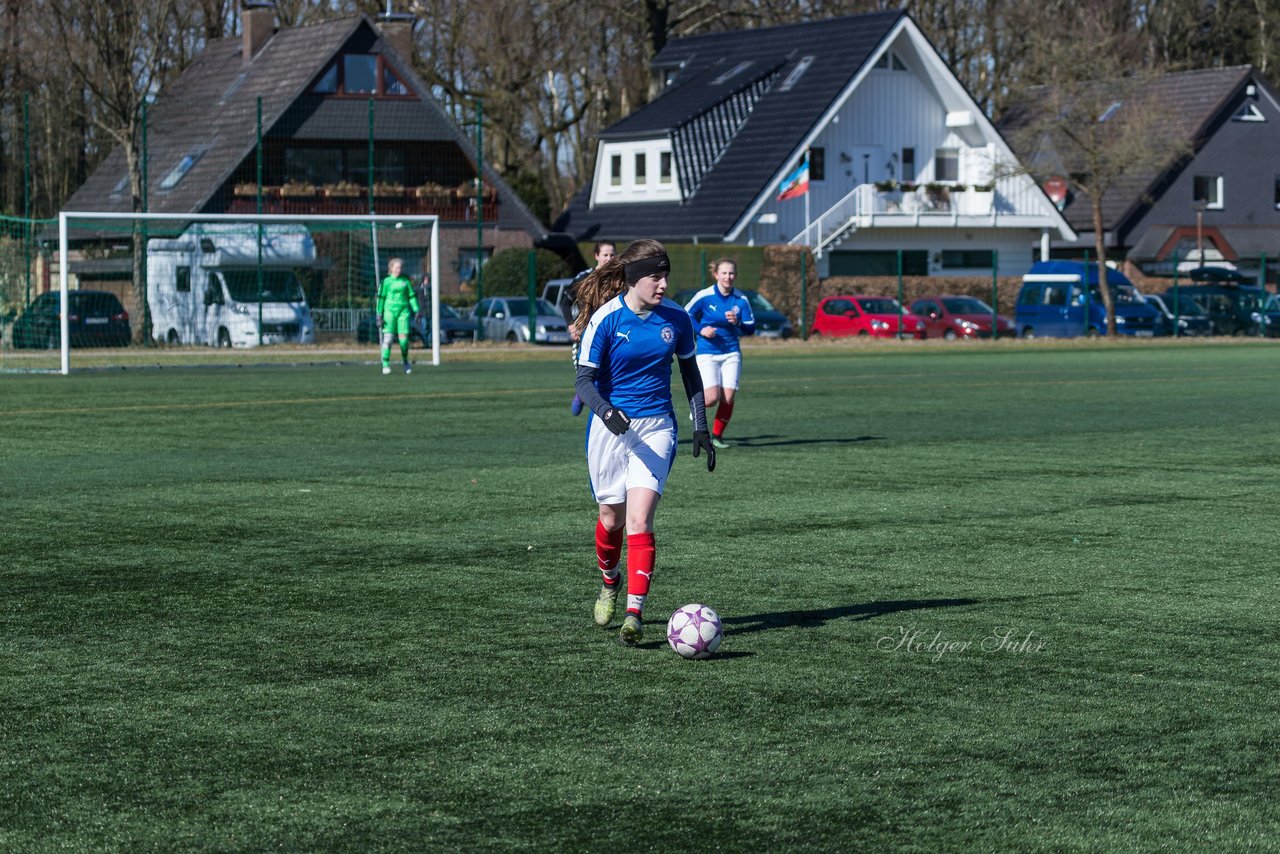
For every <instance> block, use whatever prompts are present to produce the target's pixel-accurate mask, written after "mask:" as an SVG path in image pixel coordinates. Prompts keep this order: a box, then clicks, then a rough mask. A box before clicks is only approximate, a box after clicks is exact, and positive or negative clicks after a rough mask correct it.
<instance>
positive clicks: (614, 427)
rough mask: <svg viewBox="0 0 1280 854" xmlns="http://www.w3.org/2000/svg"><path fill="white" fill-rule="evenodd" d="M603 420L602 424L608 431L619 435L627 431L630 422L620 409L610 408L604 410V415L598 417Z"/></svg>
mask: <svg viewBox="0 0 1280 854" xmlns="http://www.w3.org/2000/svg"><path fill="white" fill-rule="evenodd" d="M600 420H601V421H603V422H604V426H606V427H608V428H609V432H610V433H612V434H613V435H615V436H621V435H622V434H623V433H625V432H627V426H628V425H630V424H631V419H630V418H628V417H627V415H626V413H625V412H623V411H622V410H621V409H617V408H616V407H615V408H611V409H607V410H605V413H604V417H603V418H601V419H600Z"/></svg>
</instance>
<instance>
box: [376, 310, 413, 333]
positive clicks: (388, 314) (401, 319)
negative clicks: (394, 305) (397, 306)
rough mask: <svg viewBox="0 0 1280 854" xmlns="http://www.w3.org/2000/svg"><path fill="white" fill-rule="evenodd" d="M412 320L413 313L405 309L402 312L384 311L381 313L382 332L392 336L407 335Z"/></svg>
mask: <svg viewBox="0 0 1280 854" xmlns="http://www.w3.org/2000/svg"><path fill="white" fill-rule="evenodd" d="M412 320H413V312H411V311H409V310H408V309H405V310H403V311H385V312H383V313H382V331H383V333H384V334H385V333H387V332H390V333H391V334H393V335H396V336H400V335H408V334H409V325H410V321H412Z"/></svg>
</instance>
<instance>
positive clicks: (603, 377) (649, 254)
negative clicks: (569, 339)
mask: <svg viewBox="0 0 1280 854" xmlns="http://www.w3.org/2000/svg"><path fill="white" fill-rule="evenodd" d="M670 270H671V262H670V260H669V259H668V258H667V253H666V249H665V248H663V246H662V244H661V243H659V242H658V241H656V240H649V239H643V240H637V241H635V242H634V243H632V244H631V245H630V246H628V247H627V251H625V252H623V253H622V254H621V255H620V256H618V257H617V258H615V259H613V260H612V261H609V262H608V263H605V264H602V265H601V266H600V267H599V268H597V269H596V270H595V272H593V273H592V274H591V275H590V276H588V277H587V278H586V279H584V280H583V282H582V285H581V287H580V288H579V289H578V306H579V309H580V311H579V314H578V317H577V319H576V320H575V321H574V323H575V324H576V325H577V327H578V331H579V332H580V333H581V337H582V353H581V356H580V357H579V359H578V376H577V381H576V383H575V387H576V388H577V390H578V394H579V395H580V396H581V397H582V401H583V403H585V404H586V406H587V407H588V408H589V409H590V410H591V412H592V416H591V418H590V420H589V421H588V422H587V470H588V473H589V475H590V478H591V492H592V495H593V496H594V497H595V500H596V502H597V503H598V504H599V505H600V512H599V516H598V518H597V520H596V560H597V562H598V564H599V567H600V573H601V575H602V576H603V577H604V578H603V585H602V587H601V589H600V593H599V595H598V596H597V597H596V603H595V613H594V618H595V621H596V624H597V625H601V626H607V625H609V623H610V621H611V620H612V619H613V615H614V611H615V608H616V606H617V601H618V591H619V590H620V589H621V587H622V575H621V572H620V571H619V569H618V565H619V562H620V558H621V556H622V538H623V526H624V524H625V526H626V540H627V609H626V616H625V617H624V619H623V622H622V629H621V631H620V632H619V639H620V640H621V641H622V642H623V643H624V644H627V645H628V646H634V645H635V644H637V643H639V642H640V638H641V637H642V635H643V633H644V628H643V618H644V600H645V597H646V596H647V595H648V593H649V585H650V581H651V579H652V576H653V569H654V565H655V545H654V538H653V520H654V514H655V512H656V511H657V509H658V500H659V499H660V498H661V497H662V490H663V487H664V486H665V484H666V481H667V475H668V474H669V473H670V471H671V466H672V464H673V463H674V462H675V454H676V419H675V410H674V409H673V407H672V403H671V358H672V356H675V357H676V359H677V361H678V362H679V364H680V378H681V379H682V380H683V381H684V390H685V394H686V395H687V396H688V398H689V411H690V414H691V415H692V416H693V455H694V456H695V457H697V456H698V455H699V454H700V453H701V452H703V451H705V452H706V454H707V471H714V470H715V465H716V452H715V449H714V448H713V447H712V446H711V441H710V438H709V437H708V435H707V414H706V410H705V409H704V407H703V403H702V380H701V378H700V377H699V374H698V367H697V362H696V361H695V360H694V350H695V344H694V334H693V324H692V322H691V321H690V319H689V315H688V314H686V313H685V311H684V310H683V309H682V308H680V306H679V305H677V304H676V303H674V302H672V301H671V300H669V299H666V298H665V297H664V294H665V293H666V290H667V276H668V273H669V272H670Z"/></svg>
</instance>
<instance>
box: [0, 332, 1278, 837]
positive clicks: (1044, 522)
mask: <svg viewBox="0 0 1280 854" xmlns="http://www.w3.org/2000/svg"><path fill="white" fill-rule="evenodd" d="M366 355H367V354H366ZM1278 356H1280V349H1277V347H1276V346H1274V345H1268V344H1266V343H1256V344H1239V343H1238V342H1225V343H1217V342H1211V343H1208V344H1194V345H1193V344H1171V345H1160V344H1156V343H1153V342H1145V346H1117V345H1107V344H1102V345H1098V346H1075V347H1063V348H1055V347H1052V346H1043V345H1037V346H1017V345H1009V346H1004V347H1001V346H991V347H982V346H974V347H964V346H949V347H936V346H933V347H931V346H925V347H912V346H909V345H901V344H896V343H893V342H891V343H889V344H887V345H885V346H880V347H861V348H859V347H847V348H846V347H839V346H832V345H830V344H814V345H810V346H795V347H772V348H771V347H759V348H755V349H752V350H751V351H749V352H748V353H747V358H746V370H745V378H744V389H743V391H742V395H741V398H740V403H739V406H738V408H737V411H736V413H735V415H734V421H733V424H732V426H731V428H730V431H729V438H730V439H731V440H733V441H734V442H735V446H734V447H732V448H731V449H729V450H727V451H723V452H721V454H720V464H719V467H718V468H717V470H716V472H715V473H714V474H712V475H708V473H707V472H706V470H705V468H704V467H703V466H702V465H701V463H700V461H694V460H692V459H690V458H689V456H688V449H689V446H688V445H687V444H682V446H681V457H680V459H679V462H678V463H677V465H676V467H675V470H674V472H673V474H672V477H671V480H670V482H669V485H668V493H667V496H666V497H665V498H664V499H663V502H662V505H661V507H660V509H659V512H658V520H657V543H658V569H657V572H656V573H655V578H654V589H653V593H652V595H651V596H650V599H649V604H648V617H649V620H650V622H649V625H648V634H647V636H646V639H645V642H644V644H643V645H642V647H641V648H639V649H626V648H623V647H621V646H620V645H619V644H618V643H617V641H616V624H615V626H614V627H613V628H612V629H610V630H608V631H605V630H601V629H599V628H597V627H596V626H595V625H593V623H592V622H591V617H590V613H591V604H592V601H593V599H594V595H595V591H596V588H597V586H598V575H597V573H596V572H595V570H594V565H595V559H594V555H593V552H592V542H593V525H594V505H593V503H592V501H591V497H590V494H589V492H588V489H587V481H586V468H585V463H584V461H583V458H582V429H583V426H584V424H583V419H574V418H572V417H571V416H570V415H569V412H568V402H569V397H570V395H571V391H570V386H569V382H570V373H571V371H570V367H569V364H568V357H567V355H566V354H565V353H564V352H563V351H554V352H549V351H539V352H538V353H534V354H528V355H522V354H519V353H516V354H512V355H510V356H508V357H506V358H489V357H485V356H484V355H483V354H481V355H478V356H475V357H470V358H469V357H464V356H457V357H454V356H452V355H451V354H450V353H449V352H448V351H446V354H445V362H444V364H443V365H442V366H440V367H439V368H430V367H428V366H423V367H420V368H419V370H417V371H416V372H415V373H414V374H413V375H412V376H409V377H406V376H403V375H400V374H393V375H392V376H389V377H382V376H381V375H379V374H378V372H377V368H376V367H375V366H373V365H372V364H359V365H355V364H343V365H330V366H325V365H314V366H309V367H296V366H295V367H289V366H263V367H251V366H248V367H240V368H230V367H217V368H204V369H201V368H178V369H164V370H128V371H105V372H98V371H90V372H85V373H74V374H72V375H71V376H69V377H61V376H39V375H29V376H15V375H8V376H0V560H2V561H3V565H2V566H0V585H2V587H0V589H2V590H3V596H2V597H0V709H2V710H3V711H2V713H0V745H2V747H3V750H2V752H0V849H4V850H13V851H19V850H21V851H32V850H34V851H52V850H120V851H137V850H174V849H207V850H219V851H236V850H243V851H261V850H266V849H283V850H335V849H336V850H358V851H367V850H411V851H421V850H460V851H461V850H466V851H472V850H492V851H508V850H516V849H541V850H554V851H564V850H583V851H596V850H610V849H612V850H654V851H677V850H698V851H702V850H726V851H779V850H824V851H851V850H868V851H875V850H908V851H922V852H933V851H942V850H1035V849H1040V850H1064V849H1067V850H1130V849H1137V850H1144V849H1156V848H1174V849H1185V848H1204V849H1213V850H1238V849H1244V848H1260V849H1261V848H1267V847H1270V846H1273V845H1274V844H1275V840H1276V839H1277V838H1280V814H1278V811H1277V809H1276V807H1275V791H1274V790H1275V787H1276V785H1275V784H1276V783H1277V771H1276V767H1277V766H1276V763H1275V744H1276V742H1277V735H1278V730H1280V724H1277V711H1278V710H1280V694H1278V692H1277V689H1278V688H1280V679H1278V676H1280V664H1278V663H1277V662H1278V661H1280V632H1278V631H1277V628H1276V626H1277V624H1278V623H1280V620H1278V618H1280V609H1277V606H1276V598H1277V578H1278V577H1280V574H1278V573H1277V569H1276V564H1277V561H1276V542H1277V537H1276V532H1277V522H1276V516H1277V494H1276V483H1277V482H1278V480H1280V395H1278V394H1277V388H1280V382H1278V381H1277V370H1276V366H1277V364H1280V359H1278V358H1277V357H1278ZM242 358H248V357H244V356H242ZM682 427H687V423H685V422H684V421H683V420H682ZM685 432H686V434H687V430H686V431H685ZM686 438H687V436H686ZM688 602H704V603H706V604H708V605H710V606H711V607H713V608H716V609H717V610H718V611H719V613H720V614H721V616H722V617H723V618H724V620H725V625H726V637H725V641H724V644H723V647H722V650H721V654H720V655H719V656H718V657H716V658H714V659H711V660H708V661H703V662H689V661H684V660H682V659H680V658H678V657H677V656H676V655H675V654H674V653H673V652H671V651H670V650H669V649H668V648H667V646H666V643H665V639H664V631H663V629H664V624H665V619H666V617H667V616H668V615H669V614H670V613H671V611H672V610H674V609H675V608H676V607H679V606H680V605H682V604H685V603H688ZM1000 647H1004V648H1000Z"/></svg>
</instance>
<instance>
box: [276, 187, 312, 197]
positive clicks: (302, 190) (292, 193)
mask: <svg viewBox="0 0 1280 854" xmlns="http://www.w3.org/2000/svg"><path fill="white" fill-rule="evenodd" d="M318 193H319V190H317V189H316V186H315V185H314V184H285V185H284V186H283V187H281V188H280V195H281V197H282V198H286V199H297V198H308V197H310V196H314V195H316V194H318Z"/></svg>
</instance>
